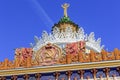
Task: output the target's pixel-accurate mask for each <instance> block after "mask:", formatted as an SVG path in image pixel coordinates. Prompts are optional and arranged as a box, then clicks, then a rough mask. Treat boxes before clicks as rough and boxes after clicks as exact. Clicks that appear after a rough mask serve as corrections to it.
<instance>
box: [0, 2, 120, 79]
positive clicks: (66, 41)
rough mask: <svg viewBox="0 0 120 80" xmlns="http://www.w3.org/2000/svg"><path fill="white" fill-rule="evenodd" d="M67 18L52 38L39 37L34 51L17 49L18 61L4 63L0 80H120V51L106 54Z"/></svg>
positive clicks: (49, 35) (55, 27)
mask: <svg viewBox="0 0 120 80" xmlns="http://www.w3.org/2000/svg"><path fill="white" fill-rule="evenodd" d="M68 7H69V4H67V3H65V4H63V5H62V8H63V9H64V16H63V18H61V19H60V21H59V22H58V23H57V24H54V26H53V27H52V31H51V33H50V34H48V33H47V32H46V31H43V34H42V37H41V38H38V37H37V36H35V43H34V44H31V48H17V49H15V59H14V60H13V61H9V60H8V59H5V60H4V61H3V62H0V80H120V50H118V49H117V48H115V49H114V51H112V52H107V51H105V50H104V45H101V38H98V39H95V37H94V32H91V33H90V34H89V35H87V34H85V33H84V29H83V28H82V27H79V26H78V25H77V24H76V23H74V22H73V21H71V20H70V18H69V17H68V15H67V8H68Z"/></svg>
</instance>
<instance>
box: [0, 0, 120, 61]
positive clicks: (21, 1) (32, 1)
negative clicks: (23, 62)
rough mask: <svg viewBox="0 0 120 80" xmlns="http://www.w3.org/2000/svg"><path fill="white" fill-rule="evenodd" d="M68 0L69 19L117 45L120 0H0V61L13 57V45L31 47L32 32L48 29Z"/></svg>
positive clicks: (106, 42)
mask: <svg viewBox="0 0 120 80" xmlns="http://www.w3.org/2000/svg"><path fill="white" fill-rule="evenodd" d="M65 2H67V3H69V4H70V7H69V9H68V15H69V17H70V19H71V20H72V21H73V22H75V23H77V24H78V25H79V26H80V27H83V28H84V30H85V33H87V34H89V33H90V32H94V33H95V37H96V38H98V37H101V38H102V44H103V45H105V49H107V50H108V51H112V50H113V49H114V48H119V49H120V36H119V34H120V0H0V61H3V60H4V59H5V58H8V59H9V60H13V59H14V49H15V48H21V47H30V46H29V43H31V42H32V43H33V42H34V36H35V35H36V36H41V33H42V31H43V30H46V31H48V32H50V31H51V27H52V26H53V24H54V23H57V22H58V21H59V20H60V18H61V17H63V9H62V8H61V4H63V3H65Z"/></svg>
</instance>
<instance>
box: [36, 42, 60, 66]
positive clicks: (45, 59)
mask: <svg viewBox="0 0 120 80" xmlns="http://www.w3.org/2000/svg"><path fill="white" fill-rule="evenodd" d="M61 55H62V50H61V48H60V47H58V46H57V45H55V44H51V43H49V44H47V45H45V46H43V47H42V48H40V49H39V50H38V51H37V53H36V60H37V61H38V62H40V63H42V64H43V65H49V64H55V63H56V62H57V60H59V58H60V57H61Z"/></svg>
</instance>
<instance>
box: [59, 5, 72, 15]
mask: <svg viewBox="0 0 120 80" xmlns="http://www.w3.org/2000/svg"><path fill="white" fill-rule="evenodd" d="M61 6H62V8H63V9H64V16H65V17H68V16H67V8H68V7H69V6H70V4H68V3H64V4H63V5H61Z"/></svg>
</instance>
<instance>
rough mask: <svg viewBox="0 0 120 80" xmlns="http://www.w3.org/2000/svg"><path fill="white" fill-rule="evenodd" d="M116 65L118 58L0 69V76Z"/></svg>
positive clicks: (119, 61) (118, 61)
mask: <svg viewBox="0 0 120 80" xmlns="http://www.w3.org/2000/svg"><path fill="white" fill-rule="evenodd" d="M118 66H120V60H115V61H104V62H91V63H77V64H66V65H54V66H42V67H32V68H19V69H10V70H1V71H0V76H10V75H23V74H34V73H48V72H56V71H57V72H59V71H68V70H84V69H93V68H105V67H118Z"/></svg>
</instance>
